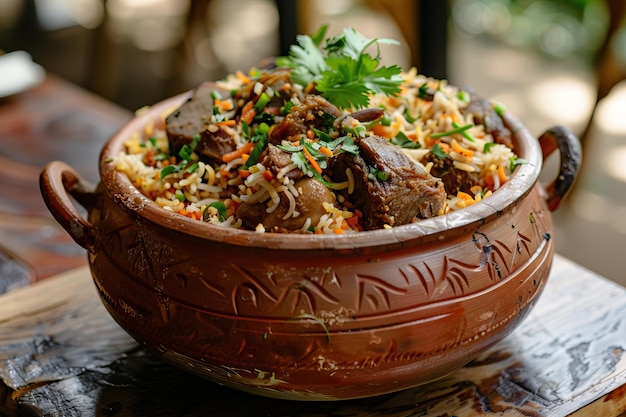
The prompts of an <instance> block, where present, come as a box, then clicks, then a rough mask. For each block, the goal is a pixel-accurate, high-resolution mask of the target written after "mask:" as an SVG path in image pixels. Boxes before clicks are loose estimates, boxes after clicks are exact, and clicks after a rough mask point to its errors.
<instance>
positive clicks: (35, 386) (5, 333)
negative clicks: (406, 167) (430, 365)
mask: <svg viewBox="0 0 626 417" xmlns="http://www.w3.org/2000/svg"><path fill="white" fill-rule="evenodd" d="M625 351H626V289H624V288H622V287H620V286H618V285H616V284H614V283H612V282H610V281H608V280H605V279H603V278H601V277H599V276H597V275H595V274H593V273H592V272H590V271H587V270H585V269H583V268H581V267H579V266H578V265H576V264H574V263H572V262H570V261H568V260H566V259H564V258H562V257H560V256H557V257H556V258H555V262H554V267H553V270H552V273H551V277H550V279H549V281H548V284H547V287H546V289H545V292H544V294H543V296H542V298H541V299H540V300H539V302H538V304H537V305H536V307H535V308H534V310H533V311H532V312H531V314H530V316H529V317H528V319H527V320H526V321H525V322H524V323H523V324H522V325H521V326H520V327H519V328H518V329H517V330H516V331H515V332H514V333H513V334H511V335H510V336H509V337H507V338H506V339H504V340H503V341H502V342H501V343H499V344H497V345H496V346H494V347H493V348H492V349H490V350H489V351H487V352H485V353H484V354H483V355H481V356H480V357H479V358H478V359H476V360H474V361H473V362H471V363H470V364H468V365H467V366H466V367H464V368H462V369H460V370H459V371H457V372H455V373H454V374H452V375H450V376H448V377H446V378H444V379H442V380H439V381H437V382H434V383H431V384H428V385H424V386H421V387H417V388H414V389H410V390H406V391H402V392H398V393H395V394H389V395H384V396H380V397H374V398H367V399H362V400H351V401H344V402H327V403H324V402H322V403H315V404H310V403H305V402H289V401H282V400H274V399H269V398H264V397H257V396H253V395H250V394H244V393H240V392H237V391H234V390H231V389H228V388H224V387H220V386H218V385H216V384H213V383H211V382H208V381H204V380H201V379H199V378H197V377H194V376H192V375H189V374H186V373H184V372H182V371H179V370H177V369H175V368H173V367H171V366H169V365H166V364H164V363H162V362H160V361H159V360H157V359H155V358H154V357H153V356H151V355H150V354H148V353H146V351H145V350H144V349H142V348H141V347H139V346H138V345H137V344H136V343H135V342H134V341H132V340H131V339H130V338H129V337H128V336H126V334H125V333H124V332H123V331H122V330H120V328H119V327H118V326H117V324H116V323H115V322H113V320H112V319H111V318H110V317H109V316H108V314H107V313H106V311H105V310H104V308H103V307H102V305H101V303H100V301H99V300H98V298H97V295H96V292H95V289H94V288H93V284H92V282H91V279H90V276H89V272H88V270H87V269H86V268H80V269H77V270H74V271H71V272H69V273H66V274H63V275H61V276H59V277H55V278H51V279H49V280H46V281H44V282H41V283H38V284H36V285H33V286H31V287H30V288H26V289H18V290H15V291H13V292H11V293H9V294H6V295H4V296H2V297H0V379H1V380H2V382H3V384H4V386H3V387H0V410H3V411H4V410H6V411H4V412H5V414H6V415H9V416H10V415H12V414H11V413H15V412H17V410H19V411H20V412H21V413H24V414H26V415H38V416H44V415H59V416H87V415H89V416H93V415H95V416H139V417H143V416H214V415H215V416H250V415H263V416H276V417H278V416H301V417H317V416H347V415H350V416H393V417H409V416H437V417H439V416H457V417H475V416H494V417H495V416H507V417H508V416H568V415H575V416H602V417H610V416H618V415H620V414H621V413H623V412H625V411H626V388H624V386H626V354H625ZM1 407H4V409H2V408H1ZM0 415H2V414H0Z"/></svg>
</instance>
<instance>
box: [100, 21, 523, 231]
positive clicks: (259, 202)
mask: <svg viewBox="0 0 626 417" xmlns="http://www.w3.org/2000/svg"><path fill="white" fill-rule="evenodd" d="M324 33H325V32H324V30H321V31H320V32H318V34H317V35H315V36H314V37H313V38H312V37H309V36H300V37H299V45H296V46H294V47H293V48H292V50H291V54H290V56H289V57H284V58H281V59H278V60H276V62H275V63H274V64H273V65H272V66H271V67H268V68H262V69H258V68H253V69H251V70H250V71H248V73H247V74H244V73H242V72H238V73H236V74H232V75H229V76H228V77H226V78H225V79H224V80H221V81H217V82H206V83H203V84H201V85H200V86H198V87H197V88H196V89H195V90H194V91H193V93H192V94H191V96H190V97H189V99H188V100H186V101H185V102H184V103H183V104H182V105H180V106H179V107H177V108H175V109H172V111H171V112H168V113H166V114H164V116H163V117H164V124H163V125H154V124H148V125H146V126H145V127H144V131H143V132H136V134H134V135H133V136H132V137H130V138H128V142H127V144H126V150H125V151H124V152H122V153H120V154H119V155H117V156H116V157H115V158H113V159H112V160H111V163H112V164H115V167H116V169H118V170H119V171H122V172H124V173H126V174H127V175H128V176H129V178H130V179H131V180H132V182H133V184H134V185H135V186H136V187H137V188H138V189H139V190H141V192H142V193H143V194H145V195H146V196H148V197H150V198H151V199H153V200H154V201H155V202H156V203H157V204H159V205H160V206H162V207H163V208H164V209H166V210H170V211H173V212H176V213H179V214H181V215H184V216H188V217H191V218H194V219H197V220H200V221H205V222H209V223H212V224H219V225H222V226H225V227H233V228H244V229H250V230H255V231H257V232H280V233H284V232H291V233H353V232H358V231H363V230H375V229H382V228H388V227H394V226H399V225H404V224H408V223H412V222H416V221H419V220H421V219H426V218H430V217H434V216H439V215H443V214H446V213H448V212H450V211H453V210H458V209H461V208H464V207H466V206H467V205H471V204H473V203H475V202H477V201H480V200H482V199H484V198H488V197H489V196H490V194H491V193H493V192H494V191H496V190H497V189H499V188H500V187H501V186H502V185H503V184H504V183H506V181H507V180H508V178H509V177H510V176H511V174H512V172H513V170H514V169H515V167H516V166H517V165H518V164H519V163H523V162H524V161H523V160H522V159H521V158H518V157H517V156H516V154H515V153H514V151H513V149H512V146H513V145H512V137H511V132H510V130H509V129H508V128H506V127H505V126H504V123H503V122H502V119H501V118H500V116H499V114H498V112H501V110H502V109H501V107H500V106H498V105H494V104H493V103H490V102H488V101H487V100H485V99H483V98H481V97H479V96H478V95H476V94H474V93H472V92H470V91H467V90H464V89H461V88H458V87H455V86H452V85H449V84H448V83H447V82H446V81H445V80H436V79H433V78H429V77H426V76H425V75H420V74H418V73H417V71H416V70H415V69H412V70H410V71H404V72H403V71H401V69H400V68H399V67H397V66H388V67H384V66H380V62H379V61H380V57H379V56H378V55H377V56H375V57H373V56H371V55H369V54H368V53H367V52H366V50H367V49H368V48H374V47H375V46H378V45H379V44H382V43H391V42H392V41H390V40H387V39H367V38H365V37H364V36H362V35H361V34H359V33H358V32H356V31H355V30H354V29H345V30H344V31H343V32H342V33H341V34H339V35H337V36H335V37H333V38H329V39H327V40H326V45H325V47H323V48H322V47H320V45H319V44H320V42H319V39H321V38H323V36H324ZM345 72H352V73H350V74H345ZM339 75H341V77H340V76H339Z"/></svg>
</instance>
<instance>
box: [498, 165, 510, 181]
mask: <svg viewBox="0 0 626 417" xmlns="http://www.w3.org/2000/svg"><path fill="white" fill-rule="evenodd" d="M498 177H499V178H500V184H504V183H505V182H507V181H508V180H509V179H508V178H507V177H506V174H505V173H504V167H503V166H502V165H500V166H499V167H498Z"/></svg>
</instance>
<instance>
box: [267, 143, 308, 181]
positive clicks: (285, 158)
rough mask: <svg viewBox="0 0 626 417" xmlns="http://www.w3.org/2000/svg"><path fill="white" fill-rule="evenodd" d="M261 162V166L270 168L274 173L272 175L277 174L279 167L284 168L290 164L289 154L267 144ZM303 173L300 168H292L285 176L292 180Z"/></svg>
mask: <svg viewBox="0 0 626 417" xmlns="http://www.w3.org/2000/svg"><path fill="white" fill-rule="evenodd" d="M261 163H262V164H263V166H265V167H266V168H268V169H270V170H271V171H272V172H273V173H274V176H277V175H278V172H279V171H280V170H281V169H283V168H285V167H286V166H288V165H291V163H292V161H291V154H290V153H289V152H285V151H283V150H281V149H279V148H277V147H276V146H274V145H272V144H269V145H268V147H267V153H266V154H265V157H264V158H263V161H261ZM303 175H304V172H302V170H301V169H300V168H294V169H292V170H291V171H288V172H287V173H286V174H285V176H286V177H287V178H290V179H292V180H297V179H298V178H300V177H302V176H303Z"/></svg>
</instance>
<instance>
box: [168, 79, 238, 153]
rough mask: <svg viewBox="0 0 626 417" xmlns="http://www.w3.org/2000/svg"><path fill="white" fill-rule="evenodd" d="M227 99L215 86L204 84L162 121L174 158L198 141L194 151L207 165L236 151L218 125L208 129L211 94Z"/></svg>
mask: <svg viewBox="0 0 626 417" xmlns="http://www.w3.org/2000/svg"><path fill="white" fill-rule="evenodd" d="M214 91H217V92H218V93H219V94H220V96H222V97H228V96H229V94H230V93H229V92H228V91H226V90H224V89H221V88H219V87H218V86H217V85H216V84H215V83H212V82H205V83H202V84H201V85H199V86H198V87H196V89H194V91H193V92H192V95H191V97H189V99H187V101H185V102H184V103H183V104H182V105H181V106H180V107H179V108H178V109H177V110H175V111H174V112H173V113H172V114H170V115H169V116H168V117H167V119H166V120H165V129H166V132H167V138H168V141H169V145H170V153H171V154H172V155H178V153H179V151H180V149H181V148H182V147H183V146H184V145H189V144H191V143H192V141H193V138H194V137H196V136H198V137H199V140H198V142H197V146H196V148H195V149H194V151H196V153H197V154H198V156H199V157H200V159H202V160H204V161H207V162H219V161H221V158H222V155H224V154H226V153H228V152H232V151H234V150H235V149H236V148H237V144H236V142H235V140H234V139H233V137H232V136H231V135H230V134H229V133H228V132H227V131H225V130H224V129H222V128H221V127H219V126H216V125H213V126H209V121H210V118H211V115H212V114H213V92H214Z"/></svg>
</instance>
